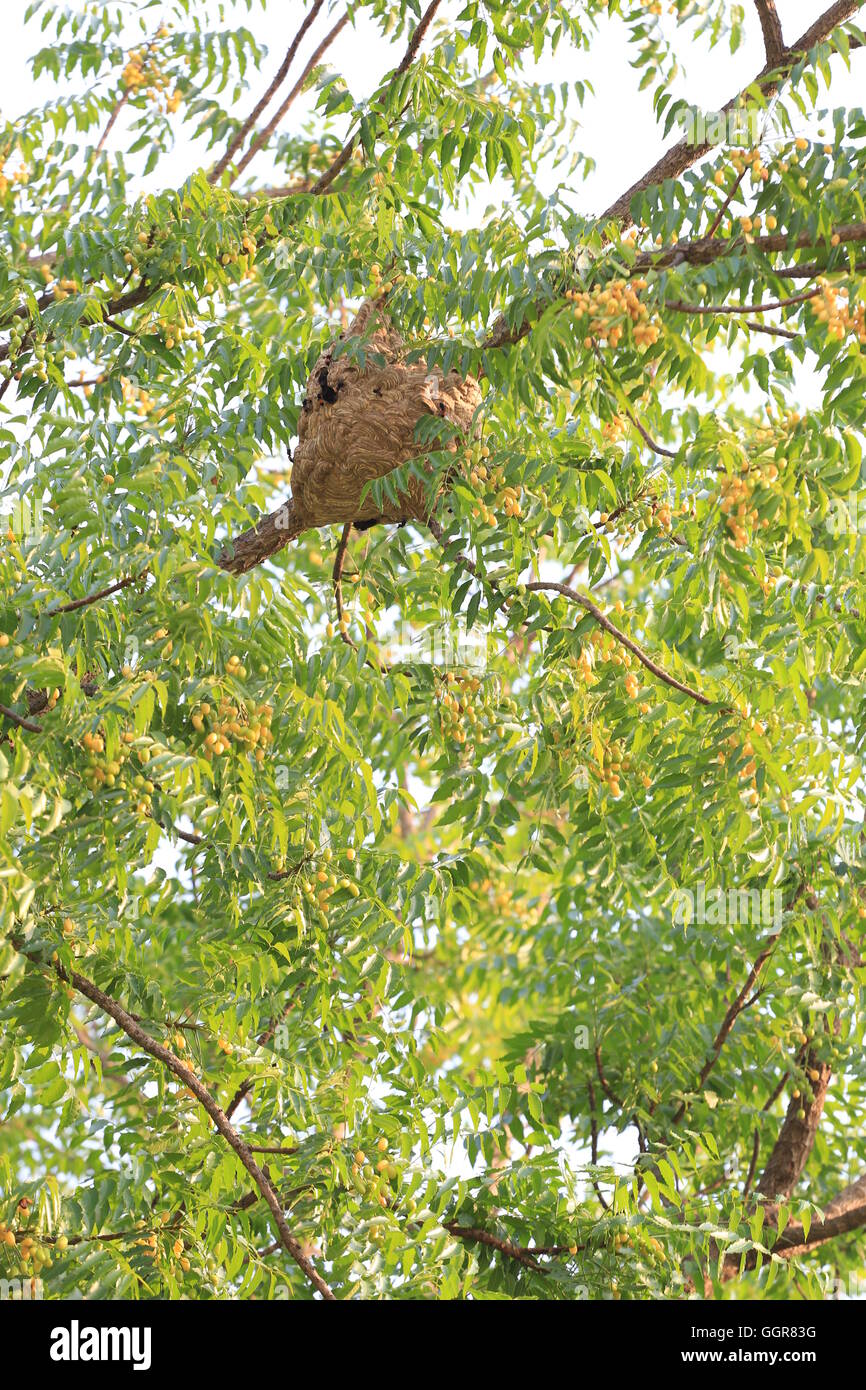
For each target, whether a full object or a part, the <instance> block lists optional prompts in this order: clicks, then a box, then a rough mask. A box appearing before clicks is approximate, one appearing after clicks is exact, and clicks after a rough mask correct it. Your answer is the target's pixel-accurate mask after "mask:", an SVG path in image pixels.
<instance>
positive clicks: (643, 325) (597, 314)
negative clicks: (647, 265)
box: [565, 279, 661, 348]
mask: <svg viewBox="0 0 866 1390" xmlns="http://www.w3.org/2000/svg"><path fill="white" fill-rule="evenodd" d="M646 287H647V282H646V280H644V279H635V280H623V279H615V280H610V281H608V283H607V284H604V285H593V286H592V288H591V289H589V290H567V291H566V295H565V297H566V299H568V300H570V301H571V303H572V304H573V305H574V316H575V318H576V319H580V320H583V319H588V320H589V323H588V330H589V331H588V333H587V334H586V336H585V338H584V340H583V345H584V347H587V348H591V347H594V346H595V344H596V342H602V343H607V344H609V346H610V347H616V346H617V344H618V343H619V342H620V340H621V339H622V337H623V334H624V333H625V330H626V326H627V325H628V324H629V323H631V325H632V337H633V338H634V341H635V344H636V345H637V346H638V347H640V348H646V347H650V346H651V345H652V344H653V343H655V342H656V341H657V340H658V336H659V333H660V332H661V329H660V327H659V325H658V323H657V322H655V321H653V320H651V319H650V311H649V309H648V308H647V306H646V305H645V304H643V303H642V302H641V299H640V292H641V291H642V290H645V289H646Z"/></svg>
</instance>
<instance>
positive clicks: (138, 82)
mask: <svg viewBox="0 0 866 1390" xmlns="http://www.w3.org/2000/svg"><path fill="white" fill-rule="evenodd" d="M120 80H121V82H122V83H123V86H124V88H125V90H126V92H128V93H129V94H131V95H135V93H136V92H139V91H143V92H144V95H145V96H146V97H147V98H148V99H149V100H150V101H152V102H153V103H154V104H155V105H157V106H159V105H160V103H162V109H163V110H164V111H165V113H166V114H169V113H173V112H175V111H176V110H177V109H178V107H179V106H180V104H181V101H182V100H183V93H182V92H181V90H180V88H179V87H175V88H174V90H173V91H171V92H169V90H168V89H169V86H170V83H171V78H170V77H169V76H168V75H167V73H165V72H163V70H162V68H161V67H160V66H159V64H158V63H157V61H156V58H155V57H154V54H153V49H152V46H149V47H148V48H147V49H145V50H142V49H140V48H133V49H132V50H131V51H130V54H129V57H128V58H127V61H126V66H125V67H124V69H123V72H122V73H121V77H120Z"/></svg>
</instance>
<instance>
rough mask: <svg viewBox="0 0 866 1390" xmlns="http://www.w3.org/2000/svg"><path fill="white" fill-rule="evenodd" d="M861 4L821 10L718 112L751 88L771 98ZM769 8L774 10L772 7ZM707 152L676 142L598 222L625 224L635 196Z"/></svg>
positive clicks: (840, 1) (839, 2) (839, 0)
mask: <svg viewBox="0 0 866 1390" xmlns="http://www.w3.org/2000/svg"><path fill="white" fill-rule="evenodd" d="M766 3H767V4H768V6H769V0H766ZM862 4H863V0H836V3H835V4H834V5H831V6H830V8H829V9H828V10H825V12H824V14H822V15H821V16H820V17H819V18H818V19H817V20H816V21H815V23H814V24H812V25H811V26H810V27H809V28H808V29H807V30H806V32H805V33H804V34H801V35H800V37H799V39H797V40H796V41H795V42H794V43H793V44H792V45H791V47H790V48H783V49H782V52H781V53H780V54H778V56H777V57H774V59H773V61H772V62H771V61H770V60H769V56H768V61H767V63H766V64H765V66H764V67H763V68H762V69H761V71H760V72H759V73H758V74H757V75H756V76H755V77H754V78H753V79H752V81H751V82H750V83H749V85H748V86H747V87H744V88H743V89H742V91H739V92H737V93H736V94H735V95H734V96H732V97H731V98H730V100H729V101H727V102H726V103H725V105H724V106H723V107H722V108H721V109H722V111H731V110H733V108H734V107H736V106H737V104H738V103H739V101H740V99H741V98H743V99H745V98H746V97H748V95H749V92H750V90H751V89H752V88H753V87H757V88H758V89H759V90H760V92H761V94H762V95H763V96H764V97H765V98H766V97H770V96H773V95H774V94H775V93H776V92H777V91H778V89H779V87H780V86H781V84H782V80H783V78H784V77H785V76H787V74H788V73H789V72H790V70H791V68H793V67H794V65H795V64H796V62H797V60H798V59H799V58H801V57H802V56H803V54H804V53H808V52H809V51H810V50H811V49H812V48H814V47H815V45H816V44H818V43H821V42H823V40H824V39H826V38H828V37H829V35H830V34H832V32H833V30H834V29H836V28H837V27H838V26H839V25H840V24H842V23H844V21H845V20H846V19H850V18H851V16H852V15H853V14H856V13H857V11H858V10H859V9H860V7H861V5H862ZM772 8H773V9H775V5H773V6H772ZM777 22H778V19H777ZM762 26H763V19H762ZM765 40H766V34H765ZM711 149H712V145H710V144H709V143H708V142H707V141H703V142H701V143H700V144H689V142H688V141H687V140H686V139H685V138H684V139H682V140H680V141H679V143H678V144H676V145H674V146H673V148H672V149H670V150H667V151H666V153H665V154H663V155H662V157H661V158H660V159H659V160H657V161H656V163H655V164H654V165H653V166H652V168H651V169H648V170H647V172H646V173H645V174H643V175H642V176H641V177H640V178H639V179H638V180H637V182H636V183H633V184H632V186H631V188H628V189H626V191H625V193H621V194H620V196H619V197H618V198H617V199H616V200H615V202H613V203H611V205H610V207H608V208H606V209H605V211H604V212H603V213H602V215H601V220H602V221H603V222H627V221H628V219H629V218H630V216H631V205H632V200H633V199H634V198H636V197H637V195H638V194H639V193H644V192H645V191H646V190H647V189H648V188H653V187H656V186H658V185H659V184H662V183H664V181H665V179H676V178H679V176H680V174H683V173H685V171H686V169H689V168H690V167H691V166H692V164H696V163H697V161H698V160H699V159H700V158H701V157H702V156H703V155H705V154H707V153H708V152H709V151H710V150H711Z"/></svg>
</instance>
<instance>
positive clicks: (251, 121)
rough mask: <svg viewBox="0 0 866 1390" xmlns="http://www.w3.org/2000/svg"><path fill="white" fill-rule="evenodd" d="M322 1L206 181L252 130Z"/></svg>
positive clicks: (218, 171)
mask: <svg viewBox="0 0 866 1390" xmlns="http://www.w3.org/2000/svg"><path fill="white" fill-rule="evenodd" d="M324 3H325V0H313V5H312V8H311V9H310V12H309V14H308V15H306V16H305V18H304V21H303V23H302V24H301V27H300V29H299V30H298V32H297V33H296V34H295V37H294V38H293V39H292V42H291V43H290V44H289V47H288V50H287V52H286V56H285V58H284V59H283V61H282V63H281V64H280V66H279V68H278V69H277V73H276V76H275V77H274V80H273V82H272V83H271V85H270V86H269V87H268V90H267V91H266V92H265V94H264V96H263V97H262V98H261V100H260V101H258V102H256V104H255V106H254V107H253V109H252V111H251V112H250V114H249V115H248V116H247V118H246V120H245V121H242V122H241V124H240V126H239V127H238V129H237V130H236V131H235V133H234V135H233V136H232V138H231V140H230V141H229V143H228V145H227V147H226V151H225V153H224V154H223V155H222V156H221V157H220V159H218V160H217V162H216V164H215V165H214V167H213V168H212V169H211V171H210V173H209V174H208V176H207V181H208V183H216V181H217V179H218V178H219V177H220V174H222V172H223V170H224V169H226V168H227V167H228V165H229V164H230V163H231V160H232V157H233V156H234V154H235V152H236V151H237V150H239V149H240V147H241V145H242V144H243V142H244V140H245V139H246V138H247V135H248V134H249V132H250V131H251V130H252V128H253V126H254V125H255V123H256V121H257V120H258V119H259V116H260V115H261V114H262V112H263V111H264V109H265V107H266V106H267V105H268V102H269V101H270V100H271V98H272V97H273V96H274V95H275V93H276V92H277V90H278V89H279V87H280V86H281V85H282V83H283V80H284V78H285V76H286V73H287V72H288V70H289V68H290V67H291V65H292V62H293V60H294V57H295V54H296V53H297V51H298V48H299V46H300V44H301V42H302V40H303V37H304V35H305V34H306V32H307V30H308V29H309V27H310V25H311V24H312V23H313V20H314V19H315V18H316V15H317V14H318V13H319V10H320V9H321V8H322V5H323V4H324ZM238 172H240V171H236V174H235V177H237V173H238Z"/></svg>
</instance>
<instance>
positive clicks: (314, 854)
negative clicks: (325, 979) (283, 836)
mask: <svg viewBox="0 0 866 1390" xmlns="http://www.w3.org/2000/svg"><path fill="white" fill-rule="evenodd" d="M304 855H305V858H306V859H307V860H309V859H313V858H315V861H316V864H317V865H318V867H316V866H315V865H313V866H312V874H313V877H312V878H309V877H304V878H303V879H301V880H300V891H301V894H302V895H303V897H305V898H306V899H307V902H308V903H309V904H310V906H311V907H312V908H314V909H316V910H317V911H318V912H319V913H320V915H321V918H322V920H323V921H324V920H327V916H328V911H329V899H330V898H331V896H332V895H333V894H334V893H336V892H337V890H338V889H342V890H343V891H345V892H347V893H349V894H350V895H351V897H353V898H358V897H360V895H361V890H360V888H359V887H358V885H357V883H355V881H354V879H351V878H340V877H338V875H337V872H336V869H335V868H334V866H333V861H334V851H333V850H332V849H331V847H330V846H327V847H326V848H325V849H323V850H321V851H320V850H319V848H318V846H317V845H316V844H315V842H314V841H313V840H307V842H306V844H305V846H304ZM346 859H347V860H348V861H349V863H352V862H353V861H354V859H355V851H354V850H353V849H347V850H346ZM277 867H278V869H282V868H284V867H285V865H284V863H283V861H282V860H279V861H278V862H277ZM295 922H296V925H297V928H298V931H299V932H303V929H304V918H303V913H302V912H301V910H300V908H297V909H296V912H295Z"/></svg>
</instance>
